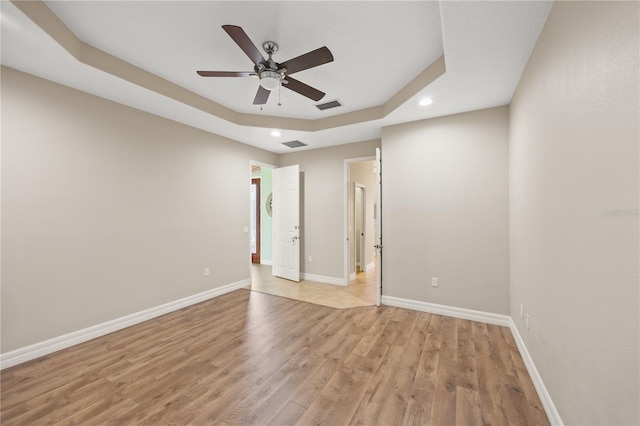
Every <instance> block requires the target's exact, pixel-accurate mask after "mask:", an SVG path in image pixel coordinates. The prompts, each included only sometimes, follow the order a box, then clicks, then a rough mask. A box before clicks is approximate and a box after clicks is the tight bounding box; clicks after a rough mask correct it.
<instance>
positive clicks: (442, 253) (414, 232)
mask: <svg viewBox="0 0 640 426" xmlns="http://www.w3.org/2000/svg"><path fill="white" fill-rule="evenodd" d="M507 146H508V109H507V107H500V108H492V109H486V110H482V111H475V112H470V113H464V114H458V115H453V116H448V117H442V118H436V119H432V120H423V121H418V122H413V123H408V124H402V125H397V126H392V127H385V128H383V129H382V226H383V228H382V233H383V245H384V254H383V260H382V264H383V269H382V273H383V281H382V286H383V288H382V291H383V294H384V295H386V296H393V297H399V298H404V299H411V300H415V301H421V302H430V303H437V304H442V305H449V306H456V307H462V308H468V309H474V310H479V311H486V312H492V313H498V314H508V313H509V284H508V277H509V271H508V264H509V260H508V256H509V237H508V229H509V217H508V213H509V209H508V149H507ZM431 277H437V278H438V279H439V287H438V288H433V287H431Z"/></svg>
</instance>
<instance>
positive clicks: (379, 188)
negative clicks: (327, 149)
mask: <svg viewBox="0 0 640 426" xmlns="http://www.w3.org/2000/svg"><path fill="white" fill-rule="evenodd" d="M375 172H376V182H377V185H376V188H377V191H376V193H377V199H376V201H377V202H376V218H377V221H376V226H377V232H376V235H377V237H378V241H377V242H376V245H375V246H374V247H375V248H376V250H377V257H378V259H377V265H376V272H377V291H376V294H377V303H376V304H377V305H378V306H380V298H381V297H382V153H381V152H380V148H376V162H375Z"/></svg>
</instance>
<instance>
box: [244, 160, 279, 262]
mask: <svg viewBox="0 0 640 426" xmlns="http://www.w3.org/2000/svg"><path fill="white" fill-rule="evenodd" d="M250 167H251V169H250V173H251V174H250V178H249V184H250V216H249V217H250V220H249V225H250V226H249V233H250V236H249V241H250V250H249V255H250V258H251V261H250V264H251V265H258V266H260V265H264V267H265V268H269V269H270V268H271V265H272V263H273V218H272V215H273V211H272V198H273V195H272V190H273V169H274V168H275V167H274V166H272V165H269V164H263V163H259V162H256V161H251V162H250Z"/></svg>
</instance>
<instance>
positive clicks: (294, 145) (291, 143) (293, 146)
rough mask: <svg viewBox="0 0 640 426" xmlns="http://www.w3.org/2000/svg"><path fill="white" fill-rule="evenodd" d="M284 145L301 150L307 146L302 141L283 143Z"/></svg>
mask: <svg viewBox="0 0 640 426" xmlns="http://www.w3.org/2000/svg"><path fill="white" fill-rule="evenodd" d="M282 145H286V146H288V147H289V148H300V147H301V146H307V144H306V143H302V142H300V141H291V142H282Z"/></svg>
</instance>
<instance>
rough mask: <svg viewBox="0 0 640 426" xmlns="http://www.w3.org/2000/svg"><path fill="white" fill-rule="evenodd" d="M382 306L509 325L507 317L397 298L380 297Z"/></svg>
mask: <svg viewBox="0 0 640 426" xmlns="http://www.w3.org/2000/svg"><path fill="white" fill-rule="evenodd" d="M382 304H383V305H389V306H395V307H397V308H406V309H413V310H414V311H422V312H430V313H432V314H438V315H446V316H449V317H454V318H461V319H466V320H471V321H478V322H483V323H486V324H495V325H501V326H503V327H509V326H510V324H511V317H510V316H508V315H501V314H493V313H491V312H483V311H474V310H473V309H465V308H456V307H453V306H447V305H438V304H436V303H428V302H420V301H417V300H410V299H401V298H399V297H391V296H382Z"/></svg>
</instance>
